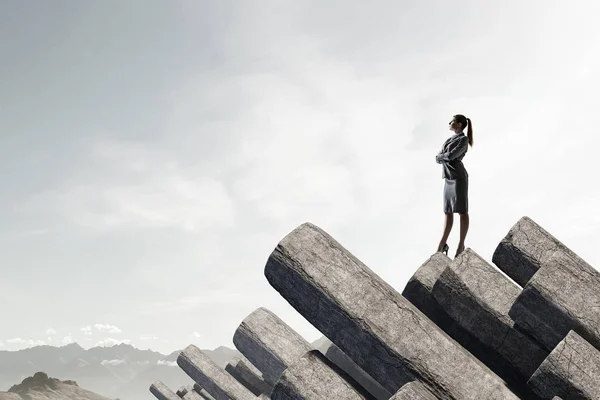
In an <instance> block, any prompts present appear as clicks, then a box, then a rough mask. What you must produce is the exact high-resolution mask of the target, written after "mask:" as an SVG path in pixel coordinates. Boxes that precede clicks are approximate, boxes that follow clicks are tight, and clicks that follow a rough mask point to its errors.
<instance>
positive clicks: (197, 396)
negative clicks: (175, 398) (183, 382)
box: [183, 390, 206, 400]
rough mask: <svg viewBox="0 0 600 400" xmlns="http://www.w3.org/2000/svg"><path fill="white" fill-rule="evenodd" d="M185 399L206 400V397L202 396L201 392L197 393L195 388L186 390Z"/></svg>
mask: <svg viewBox="0 0 600 400" xmlns="http://www.w3.org/2000/svg"><path fill="white" fill-rule="evenodd" d="M183 399H184V400H206V398H205V397H202V396H201V395H200V394H199V393H197V392H196V391H194V390H190V391H188V392H185V394H184V395H183Z"/></svg>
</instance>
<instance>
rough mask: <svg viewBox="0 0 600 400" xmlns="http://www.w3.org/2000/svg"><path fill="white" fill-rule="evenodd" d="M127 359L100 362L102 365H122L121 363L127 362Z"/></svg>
mask: <svg viewBox="0 0 600 400" xmlns="http://www.w3.org/2000/svg"><path fill="white" fill-rule="evenodd" d="M125 363H126V361H125V360H102V362H101V363H100V365H113V366H114V365H121V364H125Z"/></svg>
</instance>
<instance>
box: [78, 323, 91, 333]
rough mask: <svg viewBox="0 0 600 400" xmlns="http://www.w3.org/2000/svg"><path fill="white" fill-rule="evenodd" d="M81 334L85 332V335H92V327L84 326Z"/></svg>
mask: <svg viewBox="0 0 600 400" xmlns="http://www.w3.org/2000/svg"><path fill="white" fill-rule="evenodd" d="M80 331H81V332H83V333H84V334H85V335H91V334H92V327H91V326H89V325H88V326H84V327H83V328H81V329H80Z"/></svg>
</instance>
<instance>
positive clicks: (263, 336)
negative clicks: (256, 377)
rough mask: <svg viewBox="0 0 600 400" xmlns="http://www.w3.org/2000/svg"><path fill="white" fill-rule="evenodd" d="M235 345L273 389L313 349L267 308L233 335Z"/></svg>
mask: <svg viewBox="0 0 600 400" xmlns="http://www.w3.org/2000/svg"><path fill="white" fill-rule="evenodd" d="M233 344H234V345H235V347H236V348H237V349H238V350H239V351H240V352H241V353H242V354H243V355H244V356H246V358H247V359H248V360H250V362H251V363H252V364H254V365H255V366H256V367H257V368H258V369H259V370H260V371H261V372H262V375H263V378H264V380H265V381H266V382H267V383H269V384H270V385H271V386H275V384H276V383H277V380H278V379H279V377H280V376H281V374H282V373H283V371H285V369H286V368H288V367H289V366H290V365H292V364H293V363H295V362H296V360H298V359H299V358H300V357H302V355H304V354H305V353H306V352H307V351H309V350H311V349H312V346H311V345H310V343H308V342H307V341H306V340H304V338H303V337H302V336H300V335H299V334H298V333H297V332H296V331H294V330H293V329H292V328H290V327H289V326H288V325H287V324H286V323H285V322H283V321H282V320H281V318H279V317H278V316H277V315H275V314H274V313H273V312H271V311H269V310H268V309H266V308H264V307H260V308H258V309H256V310H255V311H254V312H252V313H251V314H250V315H248V316H247V317H246V318H245V319H244V320H243V321H242V323H241V324H240V326H239V327H238V328H237V329H236V331H235V334H234V335H233Z"/></svg>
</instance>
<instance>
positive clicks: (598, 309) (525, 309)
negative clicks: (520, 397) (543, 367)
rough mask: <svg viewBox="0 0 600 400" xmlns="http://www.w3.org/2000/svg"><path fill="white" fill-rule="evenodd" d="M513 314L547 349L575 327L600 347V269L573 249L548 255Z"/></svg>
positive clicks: (520, 324)
mask: <svg viewBox="0 0 600 400" xmlns="http://www.w3.org/2000/svg"><path fill="white" fill-rule="evenodd" d="M540 265H542V267H541V268H540V269H539V270H538V272H537V273H536V274H535V275H534V276H533V277H532V278H531V279H530V280H529V282H528V283H527V285H525V287H524V288H523V291H522V292H521V294H520V295H519V297H518V298H517V300H516V301H515V303H514V305H513V307H512V308H511V310H510V312H509V315H510V316H511V318H512V319H513V320H514V321H515V323H517V324H518V325H519V326H521V327H522V328H523V329H524V330H525V331H527V332H528V333H529V334H531V335H532V336H534V337H536V338H537V339H538V340H539V341H540V343H542V344H543V345H544V346H545V347H546V349H548V350H552V349H554V347H556V345H557V344H558V343H559V342H560V341H561V340H562V339H563V338H564V337H565V336H566V335H567V333H569V331H570V330H575V331H577V333H579V334H580V335H581V336H582V337H584V338H585V339H586V340H587V341H588V342H590V343H591V344H592V345H594V346H595V347H596V348H597V349H600V272H598V271H596V270H594V269H593V268H592V267H591V266H589V265H588V264H586V263H585V262H583V261H582V260H581V259H579V258H574V257H573V256H572V253H571V252H569V251H562V250H561V249H559V250H556V251H555V252H554V253H553V254H552V256H550V257H544V261H543V262H542V263H540Z"/></svg>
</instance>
